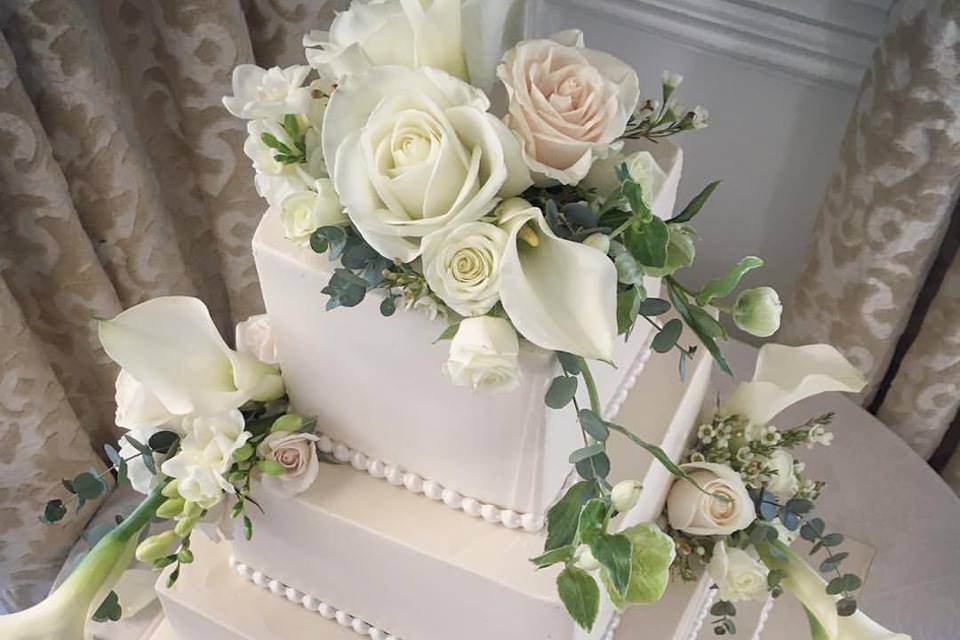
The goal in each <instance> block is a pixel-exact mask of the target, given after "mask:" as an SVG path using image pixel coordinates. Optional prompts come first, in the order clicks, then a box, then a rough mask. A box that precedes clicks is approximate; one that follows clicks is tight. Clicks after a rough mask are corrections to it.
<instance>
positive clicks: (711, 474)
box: [667, 462, 757, 536]
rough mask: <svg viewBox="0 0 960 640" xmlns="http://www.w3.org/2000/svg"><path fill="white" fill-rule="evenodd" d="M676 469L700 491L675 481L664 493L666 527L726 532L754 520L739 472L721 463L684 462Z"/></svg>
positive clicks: (705, 533) (698, 533)
mask: <svg viewBox="0 0 960 640" xmlns="http://www.w3.org/2000/svg"><path fill="white" fill-rule="evenodd" d="M680 468H681V469H683V470H684V471H686V472H687V473H688V474H690V477H691V478H692V479H693V481H694V482H696V483H697V485H699V486H700V489H703V491H701V490H700V489H698V488H697V487H696V486H694V485H693V484H691V483H690V482H687V481H686V480H676V481H675V482H674V483H673V487H671V489H670V493H669V494H668V495H667V519H668V520H669V521H670V526H672V527H673V528H674V529H679V530H680V531H684V532H686V533H690V534H693V535H695V536H712V535H728V534H731V533H733V532H734V531H739V530H741V529H746V528H747V527H748V526H750V523H751V522H753V521H754V520H756V518H757V513H756V510H755V509H754V506H753V500H751V499H750V494H748V493H747V488H746V486H744V484H743V480H742V479H741V478H740V474H739V473H737V472H736V471H734V470H733V469H731V468H730V467H728V466H727V465H725V464H717V463H714V462H688V463H687V464H683V465H680Z"/></svg>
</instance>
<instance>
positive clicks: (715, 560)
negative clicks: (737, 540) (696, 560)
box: [707, 540, 770, 602]
mask: <svg viewBox="0 0 960 640" xmlns="http://www.w3.org/2000/svg"><path fill="white" fill-rule="evenodd" d="M707 571H708V572H709V573H710V577H711V578H713V581H714V582H715V583H717V587H719V594H718V595H719V597H720V599H721V600H726V601H727V602H744V601H747V600H762V599H763V598H764V597H766V595H767V574H768V573H770V570H769V569H767V565H765V564H763V563H762V562H760V560H759V558H758V556H757V554H756V551H753V549H752V548H751V549H750V551H744V550H743V549H738V548H736V547H731V548H729V549H728V548H727V545H726V544H724V542H723V541H722V540H721V541H720V542H718V543H717V544H716V546H714V547H713V557H712V558H711V559H710V564H708V565H707Z"/></svg>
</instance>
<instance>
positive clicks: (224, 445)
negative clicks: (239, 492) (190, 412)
mask: <svg viewBox="0 0 960 640" xmlns="http://www.w3.org/2000/svg"><path fill="white" fill-rule="evenodd" d="M184 430H185V431H186V434H187V435H186V436H184V438H183V440H181V441H180V450H179V451H178V452H177V455H175V456H173V457H172V458H170V459H169V460H167V461H165V462H164V463H163V465H161V467H160V470H161V471H163V473H164V474H165V475H167V476H169V477H171V478H176V479H177V491H178V492H179V493H180V495H181V496H182V497H183V499H184V500H187V501H189V502H196V503H197V504H199V505H200V506H201V507H203V508H204V509H209V508H211V507H212V506H214V505H215V504H217V503H218V502H220V499H221V498H222V497H223V494H224V493H228V494H233V493H234V487H233V485H232V484H230V483H229V482H227V479H226V478H225V477H224V474H226V473H227V471H229V470H230V467H231V466H233V452H234V451H236V450H237V449H239V448H240V447H242V446H243V445H244V444H245V443H246V441H247V440H248V439H249V438H250V432H249V431H244V421H243V415H242V414H241V413H240V412H239V411H237V410H233V411H228V412H226V413H223V414H219V415H213V416H192V417H189V418H186V419H185V420H184Z"/></svg>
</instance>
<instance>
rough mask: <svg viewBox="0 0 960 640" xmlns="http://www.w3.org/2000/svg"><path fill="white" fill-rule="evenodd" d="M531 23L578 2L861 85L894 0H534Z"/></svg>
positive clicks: (766, 62) (543, 24)
mask: <svg viewBox="0 0 960 640" xmlns="http://www.w3.org/2000/svg"><path fill="white" fill-rule="evenodd" d="M532 4H533V5H534V6H533V7H532V10H531V12H530V20H531V25H530V26H531V27H533V31H534V32H536V33H540V34H541V35H542V34H543V33H544V32H546V31H551V30H552V28H553V27H555V26H556V23H557V20H556V18H557V17H558V16H557V13H556V12H557V11H561V10H564V9H574V10H578V11H583V12H588V13H592V14H595V15H597V16H599V17H600V18H601V19H604V20H605V21H609V22H611V23H617V24H625V25H629V26H631V27H634V28H636V29H639V30H643V31H647V32H651V33H656V34H658V35H660V36H664V37H667V38H671V39H675V40H677V41H680V42H683V43H684V44H686V45H688V46H693V47H695V48H699V49H704V50H707V51H711V52H713V53H718V54H722V55H725V56H729V57H732V58H737V59H740V60H745V61H747V62H750V63H753V64H756V65H759V66H761V67H766V68H772V69H775V70H778V71H780V72H785V73H788V74H790V75H791V76H800V77H802V78H803V79H805V80H809V81H813V82H815V83H820V84H827V85H832V86H838V87H842V88H846V89H849V88H851V87H853V88H855V87H857V86H858V85H859V84H860V80H861V78H862V76H863V72H864V70H865V69H866V68H867V66H868V65H869V63H870V56H871V54H872V53H873V50H874V48H875V46H876V42H877V41H878V39H879V37H880V36H881V35H882V33H883V29H884V25H885V23H886V6H887V5H888V4H889V0H803V1H802V2H798V1H797V0H532Z"/></svg>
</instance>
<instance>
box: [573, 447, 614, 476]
mask: <svg viewBox="0 0 960 640" xmlns="http://www.w3.org/2000/svg"><path fill="white" fill-rule="evenodd" d="M574 467H575V468H576V470H577V474H578V475H579V476H580V477H581V478H583V479H585V480H597V479H601V480H602V479H604V478H606V477H607V476H608V475H610V458H609V457H608V456H607V454H606V453H598V454H597V455H595V456H593V457H592V458H587V459H586V460H581V461H580V462H578V463H576V465H574Z"/></svg>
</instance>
